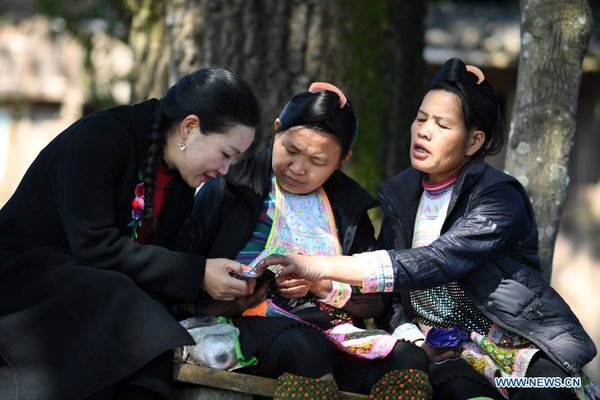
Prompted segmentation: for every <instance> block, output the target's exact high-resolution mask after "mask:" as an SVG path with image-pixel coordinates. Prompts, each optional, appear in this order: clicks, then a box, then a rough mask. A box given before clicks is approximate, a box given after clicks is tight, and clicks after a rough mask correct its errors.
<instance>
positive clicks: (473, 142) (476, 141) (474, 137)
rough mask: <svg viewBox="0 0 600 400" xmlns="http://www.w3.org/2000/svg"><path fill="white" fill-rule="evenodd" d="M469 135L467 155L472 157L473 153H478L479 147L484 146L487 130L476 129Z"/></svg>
mask: <svg viewBox="0 0 600 400" xmlns="http://www.w3.org/2000/svg"><path fill="white" fill-rule="evenodd" d="M469 136H470V137H469V143H468V145H467V156H469V157H470V156H472V155H473V154H475V153H477V152H478V151H479V149H481V146H483V143H485V132H483V131H481V130H479V129H474V130H472V131H471V133H470V134H469Z"/></svg>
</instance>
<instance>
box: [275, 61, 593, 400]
mask: <svg viewBox="0 0 600 400" xmlns="http://www.w3.org/2000/svg"><path fill="white" fill-rule="evenodd" d="M501 121H502V120H501V116H500V114H499V105H498V101H497V99H496V96H495V93H494V90H493V88H492V86H491V85H490V83H489V82H488V81H487V80H486V79H485V77H484V75H483V73H482V72H481V70H479V69H478V68H476V67H473V66H465V64H464V63H463V62H462V61H461V60H459V59H451V60H448V61H447V62H446V63H445V64H444V65H443V66H442V68H441V69H440V70H439V71H438V73H437V74H436V75H435V77H434V78H433V80H432V82H431V84H430V87H429V90H428V91H427V93H426V94H425V96H424V98H423V100H422V102H421V104H420V106H419V109H418V111H417V115H416V117H415V120H414V121H413V124H412V127H411V153H410V157H411V164H412V168H409V169H407V170H405V171H403V172H401V173H400V174H398V175H397V176H395V177H393V178H391V179H390V180H388V181H387V182H385V183H384V184H383V185H382V187H381V190H380V199H381V206H382V210H383V212H384V220H383V222H382V227H381V233H380V241H381V245H382V247H383V248H384V249H387V251H386V250H380V251H378V252H375V253H363V254H360V255H358V256H356V257H327V258H326V257H321V258H314V257H305V256H298V255H285V256H276V257H272V258H271V259H270V260H267V264H269V263H274V264H283V265H287V266H285V267H284V270H285V271H284V274H285V273H294V274H296V275H298V276H302V277H305V278H307V279H325V278H328V279H336V280H340V281H342V282H347V283H351V284H354V285H361V287H362V291H363V292H367V293H368V292H392V291H394V292H396V293H397V295H396V297H395V301H394V303H393V313H392V318H391V324H390V325H391V326H390V330H394V334H395V335H397V336H398V337H402V338H405V339H409V340H411V341H414V342H415V343H418V344H419V345H420V346H421V347H422V348H423V349H425V351H426V352H427V353H428V355H429V356H430V359H431V361H432V362H433V364H432V365H431V367H430V378H431V382H432V385H433V387H434V398H436V399H469V398H474V397H478V396H486V397H488V398H494V399H504V398H508V397H509V398H510V399H549V398H552V399H573V398H575V394H574V393H572V392H573V391H574V389H579V393H578V395H581V392H582V388H578V387H577V386H578V385H577V383H578V382H579V384H580V385H583V384H585V381H584V380H582V381H577V380H572V379H571V378H579V377H581V375H580V374H581V369H582V367H583V366H584V365H585V364H586V363H588V362H589V361H590V360H592V358H593V357H594V355H595V354H596V347H595V345H594V343H593V342H592V340H591V338H590V337H589V336H588V335H587V333H586V332H585V331H584V329H583V328H582V326H581V324H580V323H579V321H578V319H577V317H576V316H575V315H574V314H573V312H572V311H571V309H570V308H569V306H568V305H567V304H566V303H565V301H564V300H563V299H562V298H561V297H560V295H559V294H558V293H557V292H556V291H555V290H554V289H553V288H552V287H550V285H549V284H548V283H547V282H545V281H544V279H543V278H542V276H541V275H540V273H539V270H540V265H539V259H538V256H537V246H538V244H537V232H538V230H537V225H536V223H535V218H534V212H533V207H532V206H531V203H530V201H529V198H528V196H527V193H526V192H525V189H524V188H523V187H522V185H521V184H520V183H519V182H518V181H517V180H516V179H515V178H513V177H512V176H510V175H507V174H505V173H503V172H501V171H498V170H496V169H494V168H493V167H492V166H490V165H489V164H487V163H485V162H484V160H483V157H484V156H485V155H487V154H494V153H495V152H497V151H499V150H500V149H501V147H502V144H503V136H502V124H501ZM430 328H431V329H432V331H429V329H430ZM433 328H436V329H433ZM440 328H442V329H440ZM456 328H459V329H456ZM444 329H451V330H450V331H445V330H444ZM461 331H462V332H461ZM427 332H431V334H428V333H427ZM455 357H457V358H456V359H454V360H447V359H448V358H455ZM444 360H445V361H444ZM442 361H444V362H442ZM438 362H441V363H438ZM532 377H551V378H553V379H554V380H553V381H552V383H545V385H546V387H541V386H543V384H542V385H541V386H540V387H533V388H523V387H520V388H518V387H510V386H509V387H507V385H506V384H503V383H502V382H501V381H495V378H518V379H520V380H521V382H523V381H524V378H532ZM534 382H535V381H534ZM538 382H544V381H543V380H542V379H540V380H539V381H538ZM546 382H547V381H546ZM561 384H564V387H558V386H557V385H561ZM593 388H594V385H593V384H590V385H588V387H587V389H590V390H593ZM596 390H597V389H596ZM596 393H598V392H596ZM585 396H586V395H582V397H580V398H586V397H585Z"/></svg>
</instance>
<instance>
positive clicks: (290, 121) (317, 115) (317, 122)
mask: <svg viewBox="0 0 600 400" xmlns="http://www.w3.org/2000/svg"><path fill="white" fill-rule="evenodd" d="M295 126H305V127H307V128H312V129H317V130H319V131H322V132H327V133H330V134H332V135H334V136H335V137H336V138H337V139H338V140H339V142H340V145H341V147H342V154H341V157H344V156H345V155H346V154H347V153H348V152H349V151H350V150H352V145H353V144H354V140H355V139H356V135H357V133H358V120H357V118H356V114H355V113H354V110H353V109H352V105H351V104H350V102H349V101H347V102H346V104H345V105H344V107H342V108H340V98H339V96H338V95H337V93H335V92H331V91H328V90H323V91H320V92H314V93H312V92H302V93H298V94H296V95H295V96H294V97H292V99H291V100H290V101H289V102H288V103H287V104H286V105H285V107H284V108H283V110H282V111H281V114H279V127H278V128H277V129H276V133H280V132H283V131H286V130H288V129H290V128H293V127H295Z"/></svg>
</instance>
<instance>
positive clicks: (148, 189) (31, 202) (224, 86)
mask: <svg viewBox="0 0 600 400" xmlns="http://www.w3.org/2000/svg"><path fill="white" fill-rule="evenodd" d="M259 118H260V111H259V103H258V101H257V98H256V96H255V95H254V93H253V91H252V89H251V87H250V86H249V85H248V83H247V82H245V81H243V80H242V79H241V78H239V77H237V76H236V75H234V74H233V73H231V72H229V71H227V70H224V69H221V68H207V69H201V70H198V71H197V72H195V73H193V74H191V75H188V76H185V77H183V78H182V79H181V80H180V81H179V82H178V83H177V84H176V85H175V86H173V87H172V88H170V89H169V91H168V92H167V93H166V94H165V96H164V97H163V98H162V99H160V100H156V99H152V100H148V101H145V102H142V103H139V104H135V105H133V106H120V107H116V108H112V109H109V110H106V111H101V112H97V113H94V114H90V115H88V116H86V117H84V118H82V119H81V120H79V121H77V122H75V123H74V124H73V125H71V126H70V127H69V128H67V129H66V130H65V131H64V132H62V133H61V134H60V135H58V136H57V137H56V138H55V139H54V140H53V141H52V142H51V143H50V144H49V145H48V146H47V147H46V148H45V149H44V150H42V152H41V153H40V155H39V156H38V157H37V158H36V159H35V161H34V162H33V164H32V165H31V167H30V168H29V170H28V171H27V173H26V174H25V176H24V178H23V180H22V182H21V184H20V185H19V187H18V188H17V190H16V192H15V193H14V195H13V196H12V197H11V199H10V200H9V201H8V203H7V204H6V205H5V206H4V207H3V208H2V210H0V399H2V400H5V399H6V400H8V399H10V400H17V399H18V400H21V399H23V400H35V399H43V400H51V399H57V400H66V399H82V398H87V397H89V396H92V398H94V399H110V398H119V399H121V398H123V399H136V398H143V399H155V398H169V397H170V382H171V381H172V356H171V354H170V353H171V352H170V350H171V349H172V348H174V347H176V346H180V345H184V344H191V343H193V340H192V339H191V337H190V336H189V335H188V334H187V332H186V331H185V330H184V329H183V328H182V327H181V326H180V325H179V323H178V322H177V320H176V319H174V318H173V317H172V316H171V314H170V313H169V311H168V310H169V308H170V306H171V305H172V304H174V303H179V302H182V301H194V300H195V299H196V298H197V296H198V295H199V293H200V292H201V289H204V290H205V291H206V292H207V293H209V294H210V295H212V296H214V297H216V298H220V299H229V298H234V297H236V296H240V295H243V294H247V284H246V282H241V281H240V280H238V279H234V278H232V277H231V276H230V275H229V273H230V272H231V271H237V272H241V266H240V265H239V263H237V262H234V261H230V260H223V259H221V260H207V259H206V258H205V257H204V256H203V255H189V254H184V253H179V252H175V251H172V250H170V248H172V247H173V244H174V243H173V242H174V240H173V239H174V238H175V237H176V236H177V233H178V232H179V231H180V229H181V226H182V224H183V222H184V221H185V219H186V218H187V217H188V216H189V213H190V212H191V209H192V205H193V195H194V188H195V187H197V186H199V185H200V184H201V182H203V181H204V180H206V179H207V178H208V177H213V176H216V175H219V174H224V173H226V172H227V170H228V167H229V164H230V162H231V159H232V158H234V157H236V156H237V155H239V154H240V153H241V152H243V151H244V150H246V149H247V148H248V146H250V144H251V142H252V140H253V138H254V129H255V126H256V125H257V124H258V122H259Z"/></svg>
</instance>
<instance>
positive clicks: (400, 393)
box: [369, 369, 433, 400]
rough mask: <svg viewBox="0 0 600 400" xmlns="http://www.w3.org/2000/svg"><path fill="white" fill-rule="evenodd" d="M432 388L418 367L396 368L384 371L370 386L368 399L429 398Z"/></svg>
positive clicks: (413, 399)
mask: <svg viewBox="0 0 600 400" xmlns="http://www.w3.org/2000/svg"><path fill="white" fill-rule="evenodd" d="M432 396H433V388H432V387H431V384H430V383H429V377H428V376H427V374H426V373H425V372H423V371H419V370H418V369H396V370H393V371H389V372H386V374H385V375H383V376H382V377H381V378H380V379H379V380H378V381H377V383H376V384H375V385H373V387H372V388H371V393H370V394H369V399H386V400H387V399H407V400H408V399H410V400H429V399H431V398H432Z"/></svg>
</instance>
